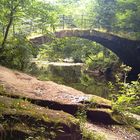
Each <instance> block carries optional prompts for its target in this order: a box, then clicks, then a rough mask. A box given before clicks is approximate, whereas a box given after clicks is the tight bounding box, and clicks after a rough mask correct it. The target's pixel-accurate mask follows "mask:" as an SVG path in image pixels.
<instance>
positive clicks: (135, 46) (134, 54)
mask: <svg viewBox="0 0 140 140" xmlns="http://www.w3.org/2000/svg"><path fill="white" fill-rule="evenodd" d="M54 35H55V37H57V38H62V37H80V38H84V39H88V40H91V41H95V42H97V43H99V44H101V45H103V46H104V47H106V48H108V49H109V50H111V51H112V52H114V53H115V54H116V55H117V56H118V57H119V58H120V59H121V60H122V61H123V62H124V63H125V64H126V65H129V66H131V67H132V68H133V72H134V73H135V74H138V73H140V40H130V39H126V38H122V37H119V36H116V35H112V34H110V33H104V32H100V31H96V30H61V31H57V32H55V33H54ZM51 40H52V39H51V37H48V36H47V35H42V36H38V37H34V38H31V39H30V41H31V42H32V43H33V44H36V45H39V44H44V43H46V42H48V41H51Z"/></svg>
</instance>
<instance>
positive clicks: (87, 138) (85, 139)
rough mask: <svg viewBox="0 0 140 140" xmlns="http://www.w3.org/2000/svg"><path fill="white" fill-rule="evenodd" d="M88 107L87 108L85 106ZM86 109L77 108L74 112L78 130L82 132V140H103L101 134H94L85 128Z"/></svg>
mask: <svg viewBox="0 0 140 140" xmlns="http://www.w3.org/2000/svg"><path fill="white" fill-rule="evenodd" d="M87 107H88V106H87ZM87 107H84V108H79V109H78V111H77V112H76V114H75V115H76V118H78V119H79V125H80V129H81V131H82V140H105V137H104V136H103V135H101V134H98V133H95V132H93V131H92V130H89V129H87V128H86V125H87V124H86V123H87V113H86V110H87Z"/></svg>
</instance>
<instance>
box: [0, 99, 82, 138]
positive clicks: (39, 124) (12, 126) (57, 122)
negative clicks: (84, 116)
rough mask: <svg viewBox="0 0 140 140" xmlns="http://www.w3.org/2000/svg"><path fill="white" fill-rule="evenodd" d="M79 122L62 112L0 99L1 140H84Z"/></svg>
mask: <svg viewBox="0 0 140 140" xmlns="http://www.w3.org/2000/svg"><path fill="white" fill-rule="evenodd" d="M77 122H78V120H76V119H75V118H74V117H73V116H71V115H70V114H67V113H65V112H63V111H54V110H50V109H46V108H44V107H40V106H37V105H33V104H31V103H29V102H27V101H24V100H21V99H11V98H8V97H5V96H0V138H2V140H9V139H10V140H12V139H15V138H16V140H24V139H27V138H29V137H30V138H34V139H36V138H37V137H38V138H40V139H42V140H46V139H52V140H60V139H65V140H70V139H72V140H81V131H80V128H79V126H78V124H77Z"/></svg>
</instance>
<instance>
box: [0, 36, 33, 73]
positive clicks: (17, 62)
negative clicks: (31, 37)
mask: <svg viewBox="0 0 140 140" xmlns="http://www.w3.org/2000/svg"><path fill="white" fill-rule="evenodd" d="M32 50H33V48H32V46H31V44H30V43H29V42H28V40H27V39H26V38H25V37H24V36H22V35H18V36H17V37H14V38H11V39H10V40H9V42H7V44H6V47H5V49H4V51H3V52H2V53H1V54H0V58H1V59H0V63H1V64H2V65H5V66H7V67H11V68H14V69H19V70H25V68H26V67H27V66H28V65H29V62H30V58H31V56H32Z"/></svg>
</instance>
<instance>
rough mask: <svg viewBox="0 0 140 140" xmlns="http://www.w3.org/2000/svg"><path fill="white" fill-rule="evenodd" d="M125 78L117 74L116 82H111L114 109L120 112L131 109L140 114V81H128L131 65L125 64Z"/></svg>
mask: <svg viewBox="0 0 140 140" xmlns="http://www.w3.org/2000/svg"><path fill="white" fill-rule="evenodd" d="M122 68H123V70H124V79H123V80H122V77H120V76H118V75H117V76H116V79H117V80H116V83H115V84H114V85H113V84H112V83H110V89H111V92H112V93H113V96H112V98H113V109H114V110H116V111H120V112H125V111H130V112H133V113H137V114H140V93H139V91H140V81H139V78H140V77H139V78H138V80H137V81H131V82H130V83H127V82H126V77H127V72H128V71H130V67H128V66H125V65H123V66H122Z"/></svg>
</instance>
